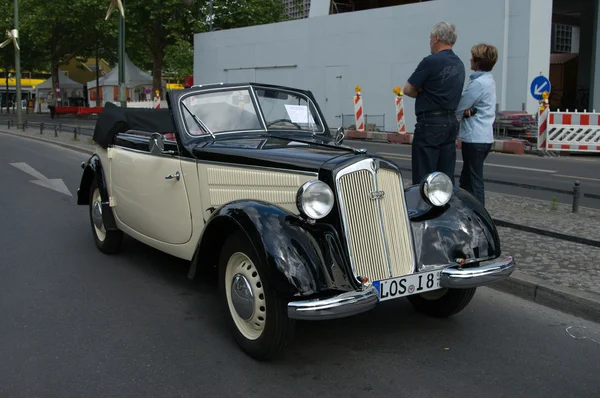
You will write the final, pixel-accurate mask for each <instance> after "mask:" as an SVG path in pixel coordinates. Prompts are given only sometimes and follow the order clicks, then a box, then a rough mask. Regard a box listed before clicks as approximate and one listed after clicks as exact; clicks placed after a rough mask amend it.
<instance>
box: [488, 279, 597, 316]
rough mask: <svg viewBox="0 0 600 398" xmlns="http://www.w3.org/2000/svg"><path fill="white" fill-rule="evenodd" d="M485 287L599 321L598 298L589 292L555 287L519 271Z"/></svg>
mask: <svg viewBox="0 0 600 398" xmlns="http://www.w3.org/2000/svg"><path fill="white" fill-rule="evenodd" d="M487 287H490V288H492V289H495V290H498V291H501V292H504V293H508V294H512V295H514V296H517V297H520V298H523V299H525V300H528V301H533V302H535V303H537V304H540V305H543V306H545V307H549V308H552V309H555V310H558V311H562V312H566V313H568V314H571V315H575V316H578V317H580V318H584V319H587V320H590V321H593V322H600V297H599V296H596V295H594V294H591V293H588V292H582V291H578V290H575V289H572V288H569V287H564V286H558V285H556V284H553V283H550V282H546V281H545V280H543V279H539V278H536V277H533V276H529V275H526V274H524V273H522V272H520V271H514V272H513V274H512V275H511V276H510V277H508V278H507V279H505V280H503V281H501V282H497V283H494V284H491V285H487Z"/></svg>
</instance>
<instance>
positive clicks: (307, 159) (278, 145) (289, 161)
mask: <svg viewBox="0 0 600 398" xmlns="http://www.w3.org/2000/svg"><path fill="white" fill-rule="evenodd" d="M327 144H329V145H327ZM192 153H193V155H194V156H195V157H196V158H197V159H198V160H206V161H213V162H224V163H232V164H243V165H248V166H261V167H275V168H282V169H289V170H298V171H309V172H318V171H319V169H320V168H321V166H322V165H323V164H324V163H326V162H327V161H329V160H332V159H334V158H337V157H340V156H344V155H352V154H353V153H354V149H353V148H349V147H346V146H334V145H332V144H331V143H330V141H329V140H327V139H326V138H318V137H315V138H312V137H311V136H308V137H307V136H302V137H297V136H296V137H294V136H283V135H275V134H269V135H265V136H260V137H256V136H250V137H248V136H246V137H232V138H219V139H217V140H216V141H215V142H211V141H207V142H206V143H203V144H200V145H197V146H195V147H194V148H193V150H192Z"/></svg>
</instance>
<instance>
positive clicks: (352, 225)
mask: <svg viewBox="0 0 600 398" xmlns="http://www.w3.org/2000/svg"><path fill="white" fill-rule="evenodd" d="M376 168H377V167H376V166H375V161H374V160H373V159H366V160H363V161H360V162H358V163H355V164H353V165H351V166H349V167H347V168H346V169H344V170H341V171H340V172H339V173H338V175H337V177H336V181H337V192H338V195H337V196H338V200H339V202H340V207H341V212H342V223H343V226H344V230H345V233H346V239H347V241H348V245H349V251H350V258H351V262H352V267H353V270H354V273H355V276H357V277H358V276H366V277H367V278H369V281H370V282H373V281H378V280H383V279H387V278H392V277H397V276H403V275H407V274H411V273H413V272H414V254H413V247H412V238H411V229H410V228H411V227H410V225H409V221H408V216H407V210H406V205H405V200H404V190H403V187H402V180H401V177H400V175H399V174H398V173H397V172H395V171H393V170H389V169H384V168H378V170H377V171H375V169H376ZM382 195H383V196H382Z"/></svg>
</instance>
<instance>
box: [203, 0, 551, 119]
mask: <svg viewBox="0 0 600 398" xmlns="http://www.w3.org/2000/svg"><path fill="white" fill-rule="evenodd" d="M540 2H545V3H547V4H549V5H550V6H549V7H545V6H543V5H541V4H539V3H540ZM532 7H536V8H540V7H541V8H542V9H546V8H547V12H542V13H541V14H540V13H537V14H536V15H535V19H536V21H537V20H538V18H541V19H542V21H541V22H532V12H531V10H532ZM467 10H468V11H467ZM546 14H547V15H546ZM540 15H541V16H540ZM546 19H547V21H546ZM439 21H449V22H452V23H454V24H455V25H456V26H457V30H458V41H457V44H456V46H455V52H456V53H457V54H458V56H459V57H461V59H462V60H463V62H464V64H465V70H466V72H467V76H468V75H469V74H470V72H471V71H470V69H469V65H470V63H469V59H470V48H471V46H473V45H474V44H477V43H480V42H487V43H490V44H494V45H495V46H497V47H498V50H499V54H500V59H499V60H498V63H497V65H496V68H495V69H494V71H493V74H494V78H495V80H496V85H497V88H498V93H497V96H498V102H499V103H500V104H501V108H502V109H505V108H508V109H520V108H521V103H522V102H524V101H527V99H528V97H529V98H530V95H529V83H530V82H531V79H532V78H533V77H534V76H536V75H538V74H539V71H543V72H544V73H545V74H546V75H548V61H549V49H550V24H551V2H550V1H549V0H438V1H433V2H425V3H416V4H410V5H404V6H397V7H387V8H380V9H374V10H368V11H363V12H354V13H346V14H338V15H328V16H322V17H315V18H308V19H304V20H297V21H289V22H284V23H278V24H271V25H263V26H254V27H249V28H243V29H235V30H228V31H217V32H210V33H202V34H197V35H195V38H194V49H195V55H194V82H195V83H196V84H201V83H209V82H221V81H223V82H240V81H257V82H264V83H275V84H285V85H290V86H298V87H301V88H306V89H310V90H311V91H313V93H314V94H315V96H316V98H317V100H318V101H319V103H320V105H321V107H322V109H323V111H324V112H325V114H326V117H327V121H328V123H329V124H330V127H337V126H339V125H340V124H341V119H340V118H337V117H336V115H339V114H341V113H344V114H352V113H353V111H354V108H353V102H352V97H353V95H354V87H355V86H356V85H360V86H361V87H362V94H363V98H364V111H365V112H366V113H367V114H372V115H374V114H383V113H385V115H386V121H385V125H386V129H387V130H392V129H394V127H395V124H394V123H395V115H394V114H395V109H394V94H393V93H392V88H393V86H395V85H399V86H403V85H404V83H405V82H406V80H407V79H408V77H409V76H410V74H411V73H412V72H413V70H414V69H415V68H416V66H417V65H418V63H419V62H420V60H421V59H422V58H423V57H425V56H427V55H429V33H430V31H431V28H432V27H433V25H434V24H435V23H437V22H439ZM537 36H542V37H545V38H547V42H548V43H547V45H545V44H544V43H543V40H542V41H540V40H538V39H537ZM532 47H534V48H533V49H532ZM544 51H545V53H544ZM530 55H532V56H533V58H531V56H530ZM544 59H545V60H546V61H545V69H544V67H543V65H542V63H543V62H542V61H543V60H544ZM467 82H468V78H467ZM467 82H465V84H466V83H467ZM529 102H530V104H529V105H530V107H529V110H530V111H531V112H535V110H536V107H537V103H535V102H533V103H531V101H529ZM405 109H406V115H407V116H406V122H407V128H408V130H409V131H412V129H413V126H414V123H415V117H414V100H413V99H411V98H408V97H405Z"/></svg>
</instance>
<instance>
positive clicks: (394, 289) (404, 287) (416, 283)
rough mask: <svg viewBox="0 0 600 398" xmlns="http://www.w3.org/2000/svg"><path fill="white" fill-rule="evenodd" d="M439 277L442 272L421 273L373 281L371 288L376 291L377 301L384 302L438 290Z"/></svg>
mask: <svg viewBox="0 0 600 398" xmlns="http://www.w3.org/2000/svg"><path fill="white" fill-rule="evenodd" d="M441 275H442V271H430V272H421V273H418V274H412V275H406V276H401V277H398V278H390V279H384V280H382V281H375V282H373V286H374V287H375V289H377V294H378V295H379V301H386V300H392V299H396V298H400V297H405V296H410V295H412V294H419V293H423V292H429V291H431V290H437V289H440V288H441V286H440V276H441Z"/></svg>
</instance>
